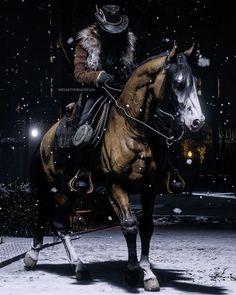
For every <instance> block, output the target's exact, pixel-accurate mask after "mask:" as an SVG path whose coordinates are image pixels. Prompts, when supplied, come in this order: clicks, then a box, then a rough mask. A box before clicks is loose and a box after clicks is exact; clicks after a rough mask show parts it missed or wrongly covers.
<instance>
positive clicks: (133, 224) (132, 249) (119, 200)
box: [111, 184, 139, 286]
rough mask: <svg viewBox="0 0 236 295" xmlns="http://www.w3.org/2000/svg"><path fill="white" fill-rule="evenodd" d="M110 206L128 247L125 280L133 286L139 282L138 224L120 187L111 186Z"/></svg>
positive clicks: (116, 185) (127, 198) (124, 191)
mask: <svg viewBox="0 0 236 295" xmlns="http://www.w3.org/2000/svg"><path fill="white" fill-rule="evenodd" d="M111 204H112V206H113V208H114V210H115V211H116V214H117V215H118V217H119V219H120V224H121V230H122V233H123V235H124V237H125V240H126V243H127V247H128V264H127V272H126V277H125V279H126V282H127V283H128V284H129V285H132V286H134V285H136V284H137V283H138V280H139V263H138V258H137V248H136V239H137V232H138V222H137V218H136V217H135V215H134V214H132V212H131V209H130V205H129V196H128V193H127V191H126V190H125V189H124V188H123V187H122V186H121V185H118V184H113V185H112V195H111Z"/></svg>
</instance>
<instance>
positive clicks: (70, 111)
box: [55, 102, 79, 149]
mask: <svg viewBox="0 0 236 295" xmlns="http://www.w3.org/2000/svg"><path fill="white" fill-rule="evenodd" d="M78 109H79V105H78V103H74V102H72V103H70V104H68V105H67V106H66V109H65V115H64V116H63V117H62V119H61V121H60V123H59V125H58V127H57V129H56V138H55V147H56V148H58V149H63V148H70V147H72V146H73V138H74V135H75V132H76V123H77V115H76V114H77V113H78V111H79V110H78Z"/></svg>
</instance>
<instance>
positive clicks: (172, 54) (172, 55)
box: [167, 40, 177, 61]
mask: <svg viewBox="0 0 236 295" xmlns="http://www.w3.org/2000/svg"><path fill="white" fill-rule="evenodd" d="M176 47H177V45H176V41H175V40H174V45H173V48H172V49H171V51H170V53H169V55H168V58H167V60H168V61H171V59H172V58H173V57H174V56H175V49H176Z"/></svg>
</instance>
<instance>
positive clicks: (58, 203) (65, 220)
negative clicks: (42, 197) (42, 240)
mask: <svg viewBox="0 0 236 295" xmlns="http://www.w3.org/2000/svg"><path fill="white" fill-rule="evenodd" d="M54 202H55V204H54V205H55V206H54V208H55V212H54V221H53V226H54V228H55V230H56V231H57V233H58V235H59V237H60V238H61V240H62V243H63V245H64V248H65V250H66V254H67V257H68V261H69V263H70V264H73V265H75V266H76V269H75V272H76V279H77V280H78V281H81V280H85V279H87V278H89V275H88V271H87V269H86V267H85V265H84V264H83V262H82V261H81V260H80V259H79V256H78V254H77V253H76V251H75V248H74V246H73V245H72V242H71V236H70V234H69V213H70V207H69V198H68V197H67V196H66V195H64V194H62V195H56V196H55V197H54Z"/></svg>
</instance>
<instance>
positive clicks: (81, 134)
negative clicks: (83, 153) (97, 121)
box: [73, 122, 93, 147]
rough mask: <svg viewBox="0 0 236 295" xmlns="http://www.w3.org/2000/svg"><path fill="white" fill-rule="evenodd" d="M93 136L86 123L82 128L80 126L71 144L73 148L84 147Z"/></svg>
mask: <svg viewBox="0 0 236 295" xmlns="http://www.w3.org/2000/svg"><path fill="white" fill-rule="evenodd" d="M92 136H93V128H92V127H91V126H90V125H89V124H88V122H86V123H85V124H83V125H82V126H80V127H79V128H78V129H77V131H76V133H75V136H74V138H73V144H74V146H77V147H78V146H80V147H83V146H86V145H88V144H89V143H90V141H91V139H92Z"/></svg>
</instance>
